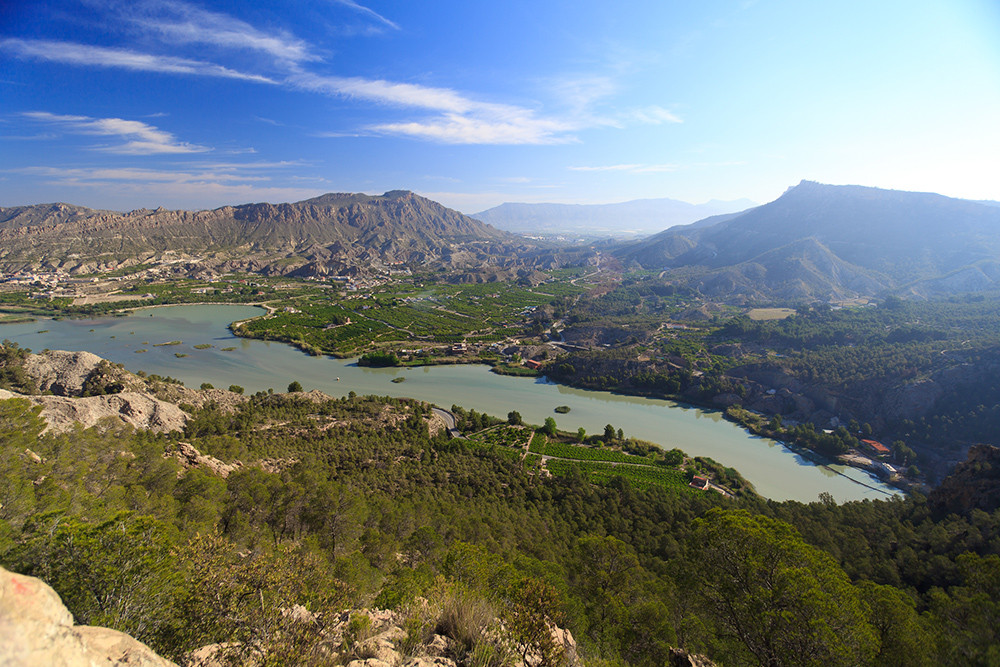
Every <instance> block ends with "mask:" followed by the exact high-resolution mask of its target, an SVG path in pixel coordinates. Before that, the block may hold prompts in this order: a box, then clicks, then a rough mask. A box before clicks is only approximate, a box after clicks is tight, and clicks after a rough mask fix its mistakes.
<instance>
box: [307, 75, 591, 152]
mask: <svg viewBox="0 0 1000 667" xmlns="http://www.w3.org/2000/svg"><path fill="white" fill-rule="evenodd" d="M289 81H290V82H291V83H292V85H294V86H295V87H298V88H302V89H304V90H310V91H313V92H318V93H323V94H326V95H335V96H341V97H351V98H355V99H363V100H367V101H370V102H376V103H379V104H386V105H392V106H400V107H408V108H416V109H424V110H427V111H437V112H441V113H440V114H439V115H436V116H431V117H429V118H423V119H419V120H410V121H405V122H396V123H376V124H372V125H369V126H367V127H366V128H365V129H367V130H369V131H370V132H374V133H378V134H392V135H401V136H408V137H412V138H417V139H425V140H429V141H434V142H438V143H449V144H553V143H566V142H571V141H575V138H574V137H572V136H569V135H568V133H569V132H571V131H573V130H575V129H578V127H579V126H578V125H576V124H574V123H571V122H568V121H565V120H560V119H554V118H544V117H540V116H539V115H538V114H537V113H536V112H535V111H533V110H532V109H528V108H525V107H519V106H515V105H509V104H495V103H491V102H480V101H477V100H473V99H471V98H469V97H467V96H465V95H462V94H461V93H459V92H457V91H455V90H451V89H448V88H436V87H431V86H421V85H417V84H412V83H398V82H393V81H385V80H382V79H363V78H359V77H333V76H320V75H317V74H313V73H309V72H300V73H298V74H295V75H293V76H291V77H290V78H289ZM337 134H339V133H337Z"/></svg>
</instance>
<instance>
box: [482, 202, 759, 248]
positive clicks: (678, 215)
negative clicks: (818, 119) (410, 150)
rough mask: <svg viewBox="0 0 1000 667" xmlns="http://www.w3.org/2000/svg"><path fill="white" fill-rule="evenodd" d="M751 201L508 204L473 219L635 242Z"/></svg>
mask: <svg viewBox="0 0 1000 667" xmlns="http://www.w3.org/2000/svg"><path fill="white" fill-rule="evenodd" d="M754 205H755V204H754V202H752V201H750V200H749V199H740V200H737V201H719V200H715V199H713V200H712V201H710V202H707V203H705V204H689V203H687V202H684V201H679V200H676V199H666V198H662V199H635V200H633V201H627V202H621V203H618V204H517V203H507V204H501V205H500V206H495V207H494V208H491V209H488V210H486V211H481V212H479V213H474V214H472V217H473V218H475V219H477V220H482V221H483V222H485V223H488V224H490V225H493V226H494V227H497V228H498V229H503V230H505V231H508V232H515V233H518V234H539V233H541V234H546V235H554V234H573V235H578V236H579V235H584V236H613V237H619V238H622V237H625V238H627V237H635V236H642V235H646V234H655V233H656V232H659V231H662V230H663V229H666V228H667V227H671V226H674V225H686V224H689V223H692V222H695V221H697V220H701V219H702V218H705V217H708V216H714V215H718V214H721V213H733V212H736V211H742V210H744V209H747V208H749V207H751V206H754Z"/></svg>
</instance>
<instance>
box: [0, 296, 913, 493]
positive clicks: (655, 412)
mask: <svg viewBox="0 0 1000 667" xmlns="http://www.w3.org/2000/svg"><path fill="white" fill-rule="evenodd" d="M262 313H263V310H262V309H260V308H256V307H253V306H170V307H165V308H155V309H147V310H142V311H138V312H137V313H136V314H134V315H132V316H130V317H124V318H116V317H108V318H103V319H95V320H61V321H46V322H45V323H44V326H39V324H40V323H39V322H34V323H26V324H20V325H18V324H8V325H4V326H2V327H0V337H2V338H9V339H11V340H14V341H17V342H18V343H20V344H21V345H22V346H25V347H30V348H32V349H35V350H41V349H44V348H49V349H62V350H78V349H85V350H88V351H90V352H93V353H95V354H97V355H100V356H102V357H104V358H106V359H109V360H111V361H114V362H117V363H121V364H123V365H124V366H125V367H126V368H128V369H129V370H132V371H138V370H144V371H146V372H147V373H156V374H159V375H169V376H171V377H175V378H178V379H180V380H183V381H184V383H185V384H187V386H189V387H197V386H199V385H201V383H203V382H211V383H212V384H214V385H215V386H217V387H227V386H229V385H230V384H238V385H240V386H242V387H244V388H246V390H247V392H249V393H253V392H256V391H262V390H267V389H268V388H273V389H275V390H276V391H283V390H284V388H285V387H287V386H288V384H289V383H290V382H292V381H293V380H297V381H299V382H301V383H302V385H303V387H305V388H306V389H320V390H322V391H324V392H326V393H328V394H330V395H331V396H344V395H346V394H347V393H348V392H350V391H354V392H357V393H358V394H379V395H386V394H388V395H396V396H399V395H403V396H408V397H412V398H418V399H421V400H424V401H428V402H431V403H435V404H437V405H440V406H442V407H445V408H449V407H451V406H452V405H461V406H463V407H465V408H469V409H475V410H477V411H479V412H487V413H489V414H492V415H497V416H500V417H504V416H506V415H507V413H508V412H510V411H511V410H517V411H518V412H520V413H521V415H522V416H523V418H524V419H525V421H527V422H529V423H535V424H541V423H542V422H544V421H545V418H546V417H554V418H555V419H556V422H557V424H558V425H559V428H561V429H564V430H570V431H575V430H577V429H578V428H580V427H583V428H584V429H586V431H587V432H588V433H601V432H603V430H604V427H605V425H606V424H611V425H613V426H614V427H615V428H616V429H617V428H621V429H623V430H624V431H625V432H626V434H628V435H630V436H634V437H637V438H642V439H644V440H649V441H652V442H655V443H657V444H659V445H661V446H663V447H665V448H668V449H670V448H673V447H678V448H680V449H682V450H684V451H685V452H687V453H689V454H691V455H692V456H709V457H711V458H713V459H715V460H717V461H719V462H720V463H722V464H724V465H726V466H730V467H733V468H736V469H737V470H739V471H740V473H741V474H743V476H744V477H746V478H747V479H749V480H750V481H751V482H753V484H754V486H755V487H756V488H757V490H758V491H759V492H760V493H761V494H763V495H765V496H767V497H770V498H774V499H778V500H782V499H795V500H801V501H805V502H809V501H814V500H816V499H817V496H818V494H819V493H820V492H823V491H826V492H829V493H831V494H833V496H834V497H835V498H836V499H837V500H838V501H846V500H855V499H861V498H884V497H886V494H885V492H890V493H893V492H895V491H894V490H893V489H891V487H886V486H883V485H881V484H880V483H879V482H877V481H876V480H874V479H873V478H872V477H871V476H869V475H868V474H867V473H864V472H862V471H859V470H855V469H851V468H846V469H845V468H843V467H840V466H838V467H837V469H838V470H841V471H842V472H843V473H844V474H845V475H848V476H850V477H852V478H854V479H858V480H860V481H864V482H865V483H866V484H869V485H871V486H874V487H877V488H878V489H881V491H876V490H872V489H867V488H865V487H864V486H861V485H859V484H856V483H854V482H852V481H851V480H850V479H848V478H847V477H845V476H844V475H840V474H837V473H836V472H834V471H833V470H830V469H827V468H825V467H823V466H817V465H816V464H815V463H813V462H812V461H809V460H807V459H806V458H804V457H803V456H801V455H799V454H797V453H794V452H791V451H788V450H787V449H785V448H784V447H782V446H780V445H777V444H776V443H774V442H773V441H771V440H767V439H764V438H759V437H754V436H751V435H749V434H748V433H747V432H746V431H744V430H742V429H741V428H739V427H737V426H736V425H735V424H732V423H731V422H728V421H726V420H725V419H724V418H723V416H722V413H720V412H719V411H716V410H703V409H701V408H697V407H693V406H690V405H684V404H679V403H675V402H673V401H666V400H662V399H649V398H640V397H636V396H624V395H620V394H612V393H609V392H598V391H585V390H582V389H575V388H572V387H566V386H562V385H558V384H555V383H552V382H548V381H547V380H545V379H544V378H517V377H510V376H502V375H497V374H495V373H490V372H489V371H488V369H487V368H486V367H485V366H479V365H466V366H433V367H423V368H363V367H360V366H358V365H357V363H356V362H354V361H345V360H341V359H333V358H318V357H310V356H308V355H306V354H303V353H302V352H300V351H298V350H296V349H294V348H292V347H290V346H288V345H284V344H281V343H269V342H265V341H257V340H249V339H239V338H236V337H235V336H233V335H232V333H231V332H230V331H229V330H228V328H227V326H228V324H229V323H230V322H233V321H236V320H241V319H247V318H249V317H255V316H257V315H259V314H262ZM150 315H152V317H150ZM46 329H47V331H45V333H39V331H40V330H46ZM91 329H93V330H94V334H96V335H94V334H90V330H91ZM133 331H134V332H135V334H134V335H132V336H129V335H126V334H128V333H129V332H133ZM112 336H115V337H114V338H112ZM173 340H179V341H181V344H180V345H174V346H160V347H155V346H154V345H152V344H153V343H159V342H167V341H173ZM142 341H149V343H150V344H148V345H147V344H143V343H142ZM203 343H211V344H212V345H213V346H214V347H211V348H208V349H203V350H197V349H194V346H195V345H199V344H203ZM225 347H235V348H236V349H234V350H231V351H222V349H221V348H225ZM137 349H146V350H147V352H145V353H143V354H135V350H137ZM177 353H180V354H186V355H187V356H186V357H181V358H178V357H176V356H175V354H177ZM400 376H401V377H405V378H406V382H405V383H402V384H393V383H392V382H391V380H392V379H393V378H395V377H400ZM338 378H339V380H338ZM559 405H567V406H569V407H570V412H569V413H567V414H554V412H553V410H554V408H555V407H556V406H559Z"/></svg>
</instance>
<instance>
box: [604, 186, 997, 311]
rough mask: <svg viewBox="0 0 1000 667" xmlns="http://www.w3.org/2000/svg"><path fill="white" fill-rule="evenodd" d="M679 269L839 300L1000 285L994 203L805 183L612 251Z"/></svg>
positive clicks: (712, 288)
mask: <svg viewBox="0 0 1000 667" xmlns="http://www.w3.org/2000/svg"><path fill="white" fill-rule="evenodd" d="M616 254H617V256H618V257H619V258H620V259H621V260H622V261H624V262H625V263H632V264H636V265H640V266H642V267H644V268H647V269H661V270H672V269H678V270H679V269H683V270H684V273H685V276H686V278H685V280H686V281H687V282H689V283H690V284H693V285H695V286H698V287H699V288H700V289H702V290H703V291H707V292H709V293H712V294H715V295H725V294H728V293H730V292H737V293H741V294H744V295H747V296H763V297H781V298H789V299H793V298H809V297H818V298H831V297H833V298H836V297H843V296H853V295H857V294H864V295H873V294H877V293H882V292H889V291H896V292H900V293H914V294H925V295H926V294H933V293H952V292H962V291H975V290H983V289H992V288H997V287H1000V208H997V207H994V206H989V205H986V204H982V203H977V202H971V201H967V200H962V199H951V198H948V197H943V196H941V195H937V194H930V193H918V192H899V191H893V190H880V189H877V188H867V187H860V186H834V185H822V184H819V183H813V182H809V181H803V182H802V183H800V184H799V185H797V186H795V187H793V188H790V189H789V190H788V191H787V192H785V194H784V195H782V196H781V197H779V198H778V199H776V200H775V201H773V202H771V203H769V204H765V205H763V206H759V207H757V208H754V209H752V210H749V211H746V212H744V213H741V214H739V215H735V216H722V217H720V218H718V219H716V220H715V221H704V222H702V223H698V224H696V225H691V226H690V227H686V228H684V227H682V228H674V229H667V230H665V231H663V232H661V233H660V234H657V235H655V236H653V237H651V238H649V239H645V240H643V241H639V242H635V243H632V244H628V245H626V246H623V247H622V248H620V249H619V250H618V251H617V252H616Z"/></svg>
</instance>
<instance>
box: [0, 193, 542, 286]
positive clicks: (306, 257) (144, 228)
mask: <svg viewBox="0 0 1000 667" xmlns="http://www.w3.org/2000/svg"><path fill="white" fill-rule="evenodd" d="M525 248H526V244H525V242H524V239H522V238H520V237H515V236H513V235H509V234H507V233H506V232H501V231H499V230H497V229H494V228H492V227H490V226H488V225H485V224H483V223H482V222H480V221H478V220H474V219H472V218H470V217H468V216H465V215H462V214H461V213H459V212H457V211H454V210H451V209H448V208H445V207H444V206H442V205H441V204H438V203H437V202H434V201H431V200H429V199H425V198H423V197H420V196H418V195H415V194H413V193H412V192H404V191H393V192H387V193H385V194H384V195H379V196H372V195H365V194H326V195H322V196H320V197H316V198H314V199H309V200H306V201H301V202H297V203H293V204H245V205H242V206H224V207H222V208H218V209H215V210H211V211H167V210H164V209H156V210H148V209H142V210H138V211H132V212H130V213H124V214H122V213H115V212H110V211H95V210H91V209H85V208H80V207H75V206H69V205H66V204H41V205H38V206H28V207H25V206H21V207H15V208H0V270H6V271H13V270H17V269H21V268H32V269H45V268H48V269H55V268H61V269H64V270H67V271H72V272H77V273H79V272H89V271H93V270H96V269H107V268H113V267H114V266H117V265H122V264H132V263H136V262H137V261H149V260H156V259H163V258H164V257H167V256H169V257H170V258H179V259H191V260H196V261H197V262H199V263H200V265H204V266H214V267H220V268H222V269H227V270H232V269H246V270H264V271H268V272H281V273H285V272H289V271H295V272H298V273H304V274H327V273H334V274H337V273H344V272H346V273H353V272H359V271H360V272H367V271H372V270H375V271H377V270H380V269H385V268H387V267H396V266H399V265H401V264H402V265H407V266H447V267H450V268H455V267H467V268H470V269H471V268H479V267H481V266H483V265H490V266H494V267H495V266H497V265H498V264H499V263H500V262H501V261H502V260H504V259H509V258H512V257H516V256H517V255H518V251H524V250H525Z"/></svg>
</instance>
